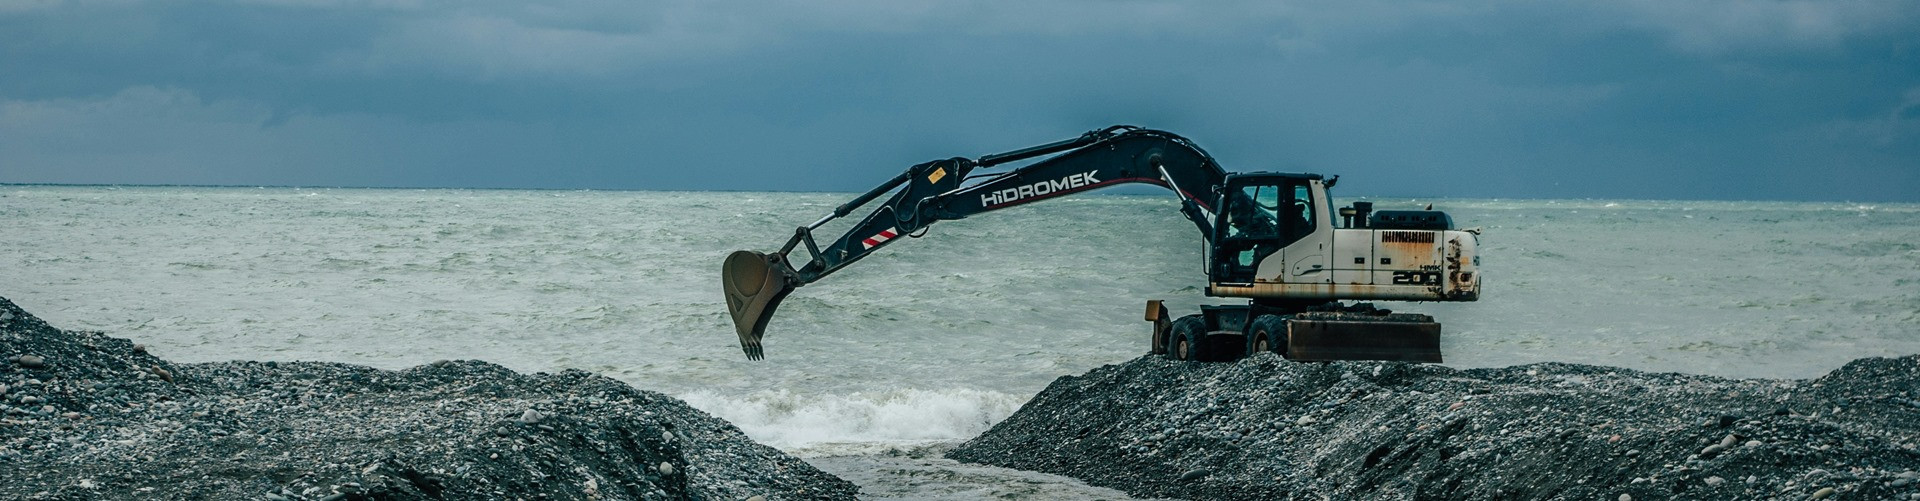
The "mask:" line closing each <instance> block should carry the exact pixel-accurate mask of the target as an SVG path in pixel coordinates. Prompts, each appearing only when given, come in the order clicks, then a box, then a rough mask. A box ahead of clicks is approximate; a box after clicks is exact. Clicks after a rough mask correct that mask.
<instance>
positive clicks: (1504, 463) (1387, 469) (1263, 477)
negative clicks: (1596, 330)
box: [948, 354, 1920, 501]
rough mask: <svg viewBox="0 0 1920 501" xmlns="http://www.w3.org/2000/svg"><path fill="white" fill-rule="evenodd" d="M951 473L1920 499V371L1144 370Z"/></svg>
mask: <svg viewBox="0 0 1920 501" xmlns="http://www.w3.org/2000/svg"><path fill="white" fill-rule="evenodd" d="M948 457H949V458H952V459H956V460H960V461H965V462H974V463H983V464H988V465H994V466H1000V467H1006V468H1016V469H1022V470H1031V471H1039V472H1046V473H1052V474H1058V475H1064V476H1068V477H1074V478H1078V479H1081V480H1083V481H1085V482H1087V483H1088V484H1091V485H1096V486H1103V487H1110V488H1113V489H1117V490H1120V491H1124V492H1126V493H1128V494H1131V495H1134V496H1142V497H1171V498H1187V499H1312V500H1320V499H1584V500H1593V499H1604V500H1621V501H1631V500H1641V501H1645V500H1653V499H1794V500H1802V499H1863V500H1864V499H1873V500H1888V499H1920V472H1916V470H1920V356H1906V357H1900V358H1865V359H1859V360H1856V361H1853V362H1851V363H1848V364H1846V365H1845V366H1844V367H1841V368H1839V369H1837V370H1834V371H1833V372H1831V373H1829V374H1827V375H1826V376H1823V377H1820V378H1816V379H1810V380H1770V379H1724V378H1716V377H1708V376H1695V375H1685V374H1673V373H1646V372H1638V371H1633V370H1627V369H1619V368H1611V367H1598V366H1588V365H1572V364H1558V363H1549V364H1534V365H1523V366H1516V367H1507V368H1498V369H1471V370H1457V369H1452V368H1447V367H1442V366H1436V365H1413V364H1404V363H1389V362H1338V363H1299V362H1290V361H1286V360H1283V359H1281V358H1279V357H1276V356H1273V355H1271V354H1263V355H1261V356H1257V357H1253V358H1249V359H1246V360H1242V361H1239V362H1235V363H1209V364H1195V363H1179V362H1172V361H1167V360H1163V359H1160V358H1157V357H1142V358H1139V359H1135V360H1133V361H1130V362H1127V363H1124V364H1119V365H1109V366H1105V367H1101V368H1098V369H1095V370H1093V371H1090V372H1088V373H1086V374H1084V375H1081V376H1070V377H1064V378H1061V379H1059V380H1058V381H1055V382H1054V383H1053V384H1052V385H1051V386H1049V387H1048V388H1047V389H1046V390H1045V391H1042V392H1041V393H1040V394H1039V395H1038V396H1036V397H1034V399H1033V400H1032V401H1030V402H1028V403H1027V404H1026V405H1025V406H1024V407H1022V408H1021V409H1020V410H1019V411H1018V412H1017V413H1015V414H1014V415H1013V416H1011V417H1009V418H1008V419H1006V420H1005V421H1002V422H1001V423H999V424H998V425H996V426H994V427H993V428H992V429H991V430H989V431H987V432H986V433H984V434H982V435H980V436H979V437H977V438H975V439H973V440H971V441H968V442H967V443H965V444H963V445H961V446H960V447H958V448H956V449H954V450H952V451H950V452H949V453H948Z"/></svg>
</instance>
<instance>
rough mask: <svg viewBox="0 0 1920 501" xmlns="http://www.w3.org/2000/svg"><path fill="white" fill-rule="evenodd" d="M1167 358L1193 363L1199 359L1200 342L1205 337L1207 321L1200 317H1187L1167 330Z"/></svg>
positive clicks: (1177, 321) (1174, 322)
mask: <svg viewBox="0 0 1920 501" xmlns="http://www.w3.org/2000/svg"><path fill="white" fill-rule="evenodd" d="M1167 331H1168V335H1167V358H1169V359H1173V360H1185V361H1194V360H1199V359H1200V348H1201V347H1202V346H1205V345H1203V344H1201V342H1200V341H1201V340H1202V339H1205V338H1206V336H1207V321H1206V319H1204V318H1200V315H1198V314H1195V315H1187V316H1184V317H1180V319H1179V320H1174V321H1173V326H1172V327H1169V328H1167Z"/></svg>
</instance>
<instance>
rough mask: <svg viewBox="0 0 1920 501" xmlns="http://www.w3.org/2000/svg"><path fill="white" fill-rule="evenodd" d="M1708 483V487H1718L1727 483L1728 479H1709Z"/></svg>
mask: <svg viewBox="0 0 1920 501" xmlns="http://www.w3.org/2000/svg"><path fill="white" fill-rule="evenodd" d="M1706 482H1707V485H1711V486H1715V487H1718V486H1719V485H1720V484H1724V483H1727V479H1724V478H1720V477H1707V480H1706Z"/></svg>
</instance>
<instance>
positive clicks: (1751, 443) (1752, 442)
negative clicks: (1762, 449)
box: [1747, 440, 1767, 447]
mask: <svg viewBox="0 0 1920 501" xmlns="http://www.w3.org/2000/svg"><path fill="white" fill-rule="evenodd" d="M1762 445H1767V443H1766V442H1761V441H1759V440H1748V441H1747V447H1759V446H1762Z"/></svg>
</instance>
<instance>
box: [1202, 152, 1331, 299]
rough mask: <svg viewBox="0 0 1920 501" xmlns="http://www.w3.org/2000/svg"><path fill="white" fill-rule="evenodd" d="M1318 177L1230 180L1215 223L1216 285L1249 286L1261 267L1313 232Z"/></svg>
mask: <svg viewBox="0 0 1920 501" xmlns="http://www.w3.org/2000/svg"><path fill="white" fill-rule="evenodd" d="M1313 179H1318V176H1306V175H1290V174H1254V175H1235V176H1229V177H1228V178H1227V187H1226V189H1225V190H1223V195H1222V198H1223V200H1222V201H1221V204H1220V205H1221V206H1222V207H1223V208H1224V209H1225V210H1223V211H1222V212H1221V217H1219V218H1217V219H1216V221H1215V225H1216V226H1215V228H1214V238H1213V239H1212V241H1213V244H1214V245H1213V252H1212V257H1213V261H1214V262H1213V266H1211V267H1210V269H1211V274H1212V278H1213V281H1214V282H1225V283H1237V284H1250V283H1253V282H1254V278H1255V274H1256V273H1257V272H1258V271H1259V268H1260V262H1261V261H1262V260H1265V259H1267V258H1268V257H1269V256H1272V255H1273V254H1274V253H1275V252H1278V251H1279V250H1280V249H1283V248H1286V247H1287V246H1288V245H1292V244H1293V243H1294V242H1298V241H1300V239H1302V238H1306V236H1307V235H1309V234H1311V233H1313V230H1314V220H1315V219H1316V217H1317V216H1318V215H1317V214H1315V212H1316V211H1315V210H1314V207H1317V205H1315V204H1314V203H1313V195H1312V193H1313V190H1312V185H1311V184H1310V181H1311V180H1313Z"/></svg>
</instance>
